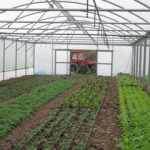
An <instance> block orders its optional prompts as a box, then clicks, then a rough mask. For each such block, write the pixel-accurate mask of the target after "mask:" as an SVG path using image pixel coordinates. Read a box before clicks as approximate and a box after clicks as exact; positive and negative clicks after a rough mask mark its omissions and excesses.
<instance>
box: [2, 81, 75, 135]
mask: <svg viewBox="0 0 150 150" xmlns="http://www.w3.org/2000/svg"><path fill="white" fill-rule="evenodd" d="M75 82H76V81H74V80H67V79H66V80H64V79H58V80H56V81H54V82H52V83H50V84H48V85H45V86H42V87H39V88H37V89H35V90H33V91H31V93H27V94H24V95H22V96H19V97H17V98H15V99H13V100H12V101H9V102H7V103H4V104H2V105H1V106H0V137H2V136H4V135H6V134H7V133H8V132H9V131H11V130H12V128H13V127H14V126H15V125H17V124H18V123H19V122H21V120H22V119H24V118H25V117H27V116H29V115H30V113H32V112H33V111H35V110H36V109H37V108H38V107H39V106H41V105H43V104H44V103H46V102H48V101H50V100H52V99H53V98H54V97H56V96H57V95H58V94H60V93H62V92H63V91H64V90H66V89H67V88H69V87H70V86H72V85H73V84H74V83H75Z"/></svg>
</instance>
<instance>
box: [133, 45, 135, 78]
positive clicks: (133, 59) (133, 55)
mask: <svg viewBox="0 0 150 150" xmlns="http://www.w3.org/2000/svg"><path fill="white" fill-rule="evenodd" d="M135 56H136V53H135V46H133V76H135Z"/></svg>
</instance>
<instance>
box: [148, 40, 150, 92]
mask: <svg viewBox="0 0 150 150" xmlns="http://www.w3.org/2000/svg"><path fill="white" fill-rule="evenodd" d="M149 41H150V39H149ZM148 59H149V65H148V66H149V67H148V92H149V94H150V45H149V58H148Z"/></svg>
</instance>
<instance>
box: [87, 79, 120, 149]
mask: <svg viewBox="0 0 150 150" xmlns="http://www.w3.org/2000/svg"><path fill="white" fill-rule="evenodd" d="M118 103H119V101H118V90H117V85H116V81H115V79H114V78H112V79H111V80H110V83H109V87H108V90H107V92H106V96H105V98H104V102H103V105H102V108H101V109H100V111H99V113H98V116H97V119H96V122H95V124H94V127H93V129H92V132H91V135H90V138H89V141H88V144H87V148H86V149H87V150H119V148H118V147H117V144H118V142H119V139H120V127H119V123H118V119H117V117H118V115H119V104H118Z"/></svg>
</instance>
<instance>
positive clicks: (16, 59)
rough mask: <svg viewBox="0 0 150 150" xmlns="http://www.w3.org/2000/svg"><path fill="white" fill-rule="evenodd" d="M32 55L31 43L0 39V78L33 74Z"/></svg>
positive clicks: (32, 47)
mask: <svg viewBox="0 0 150 150" xmlns="http://www.w3.org/2000/svg"><path fill="white" fill-rule="evenodd" d="M25 51H26V52H25ZM33 55H34V45H33V44H29V43H25V42H19V41H12V40H6V39H0V80H5V79H9V78H14V77H19V76H22V75H28V74H33V72H34V69H33V67H34V56H33Z"/></svg>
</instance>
